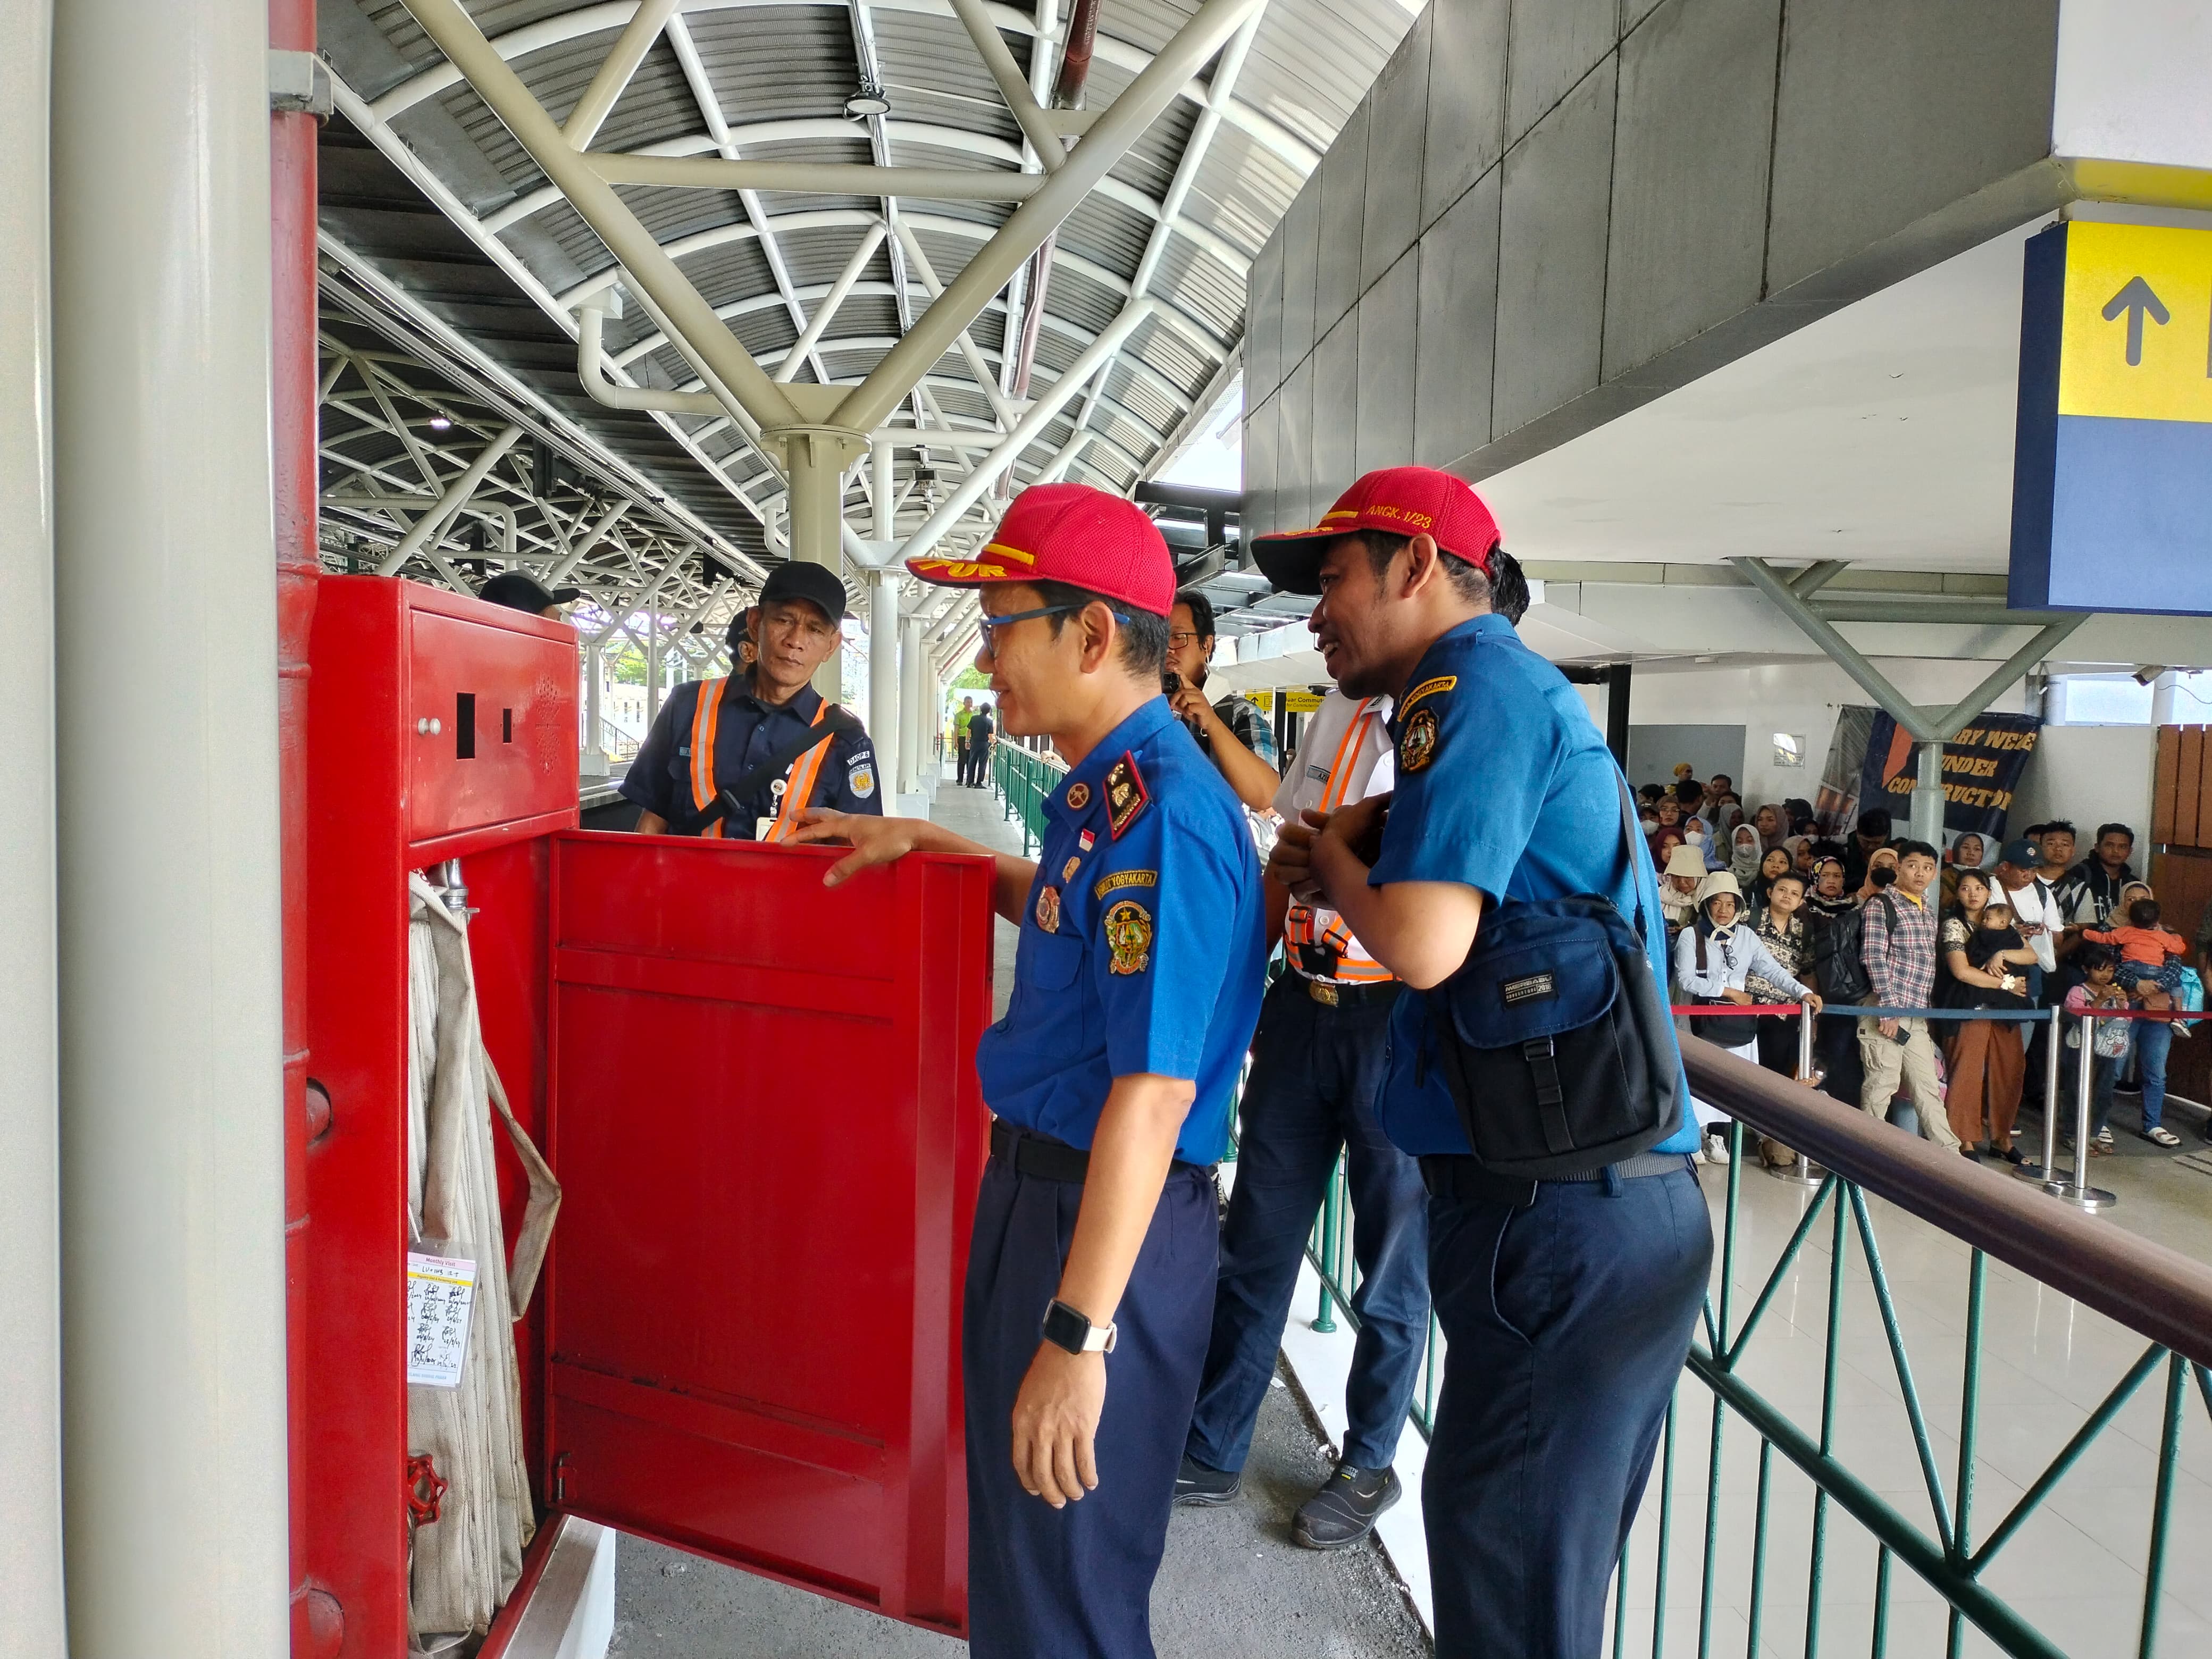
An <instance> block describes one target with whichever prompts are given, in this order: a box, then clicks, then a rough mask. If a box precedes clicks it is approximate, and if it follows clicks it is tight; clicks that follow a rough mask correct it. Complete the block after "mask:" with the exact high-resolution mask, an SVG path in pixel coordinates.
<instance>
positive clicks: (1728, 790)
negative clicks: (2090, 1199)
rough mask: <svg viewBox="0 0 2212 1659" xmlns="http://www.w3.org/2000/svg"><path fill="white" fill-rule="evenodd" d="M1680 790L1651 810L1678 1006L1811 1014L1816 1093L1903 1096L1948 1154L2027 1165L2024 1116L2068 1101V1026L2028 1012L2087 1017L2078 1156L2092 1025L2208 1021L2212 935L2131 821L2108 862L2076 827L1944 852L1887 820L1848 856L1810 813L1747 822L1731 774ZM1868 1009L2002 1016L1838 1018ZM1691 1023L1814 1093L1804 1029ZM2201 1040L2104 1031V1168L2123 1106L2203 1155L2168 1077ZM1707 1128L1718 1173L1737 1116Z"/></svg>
mask: <svg viewBox="0 0 2212 1659" xmlns="http://www.w3.org/2000/svg"><path fill="white" fill-rule="evenodd" d="M1674 772H1675V777H1674V781H1673V782H1672V783H1671V784H1659V783H1651V784H1646V785H1645V786H1644V787H1643V788H1642V789H1640V790H1638V794H1637V799H1638V808H1639V817H1640V827H1641V828H1642V830H1643V832H1644V839H1645V843H1646V845H1647V846H1648V847H1649V848H1650V853H1651V858H1652V861H1653V864H1654V866H1655V868H1656V870H1657V872H1658V873H1659V877H1660V886H1661V893H1660V905H1661V909H1662V912H1663V914H1664V915H1665V916H1666V920H1667V926H1668V933H1669V945H1670V951H1669V960H1670V961H1671V962H1672V963H1674V985H1673V991H1674V1001H1675V1003H1676V1004H1677V1006H1713V1007H1716V1008H1717V1007H1720V1006H1723V1005H1735V1006H1743V1007H1761V1008H1766V1009H1778V1008H1779V1006H1780V1005H1784V1004H1789V1003H1796V1004H1799V1005H1801V1006H1810V1007H1811V1008H1812V1009H1813V1010H1814V1014H1815V1017H1816V1018H1817V1025H1816V1030H1817V1031H1818V1036H1817V1038H1816V1040H1815V1042H1814V1058H1813V1063H1812V1067H1811V1071H1810V1074H1809V1076H1806V1080H1808V1081H1812V1082H1814V1083H1816V1084H1817V1085H1818V1086H1820V1087H1821V1088H1823V1089H1825V1090H1826V1091H1827V1092H1828V1093H1829V1094H1831V1095H1833V1096H1834V1097H1836V1098H1837V1099H1838V1100H1842V1101H1845V1102H1848V1103H1851V1104H1854V1105H1857V1106H1860V1107H1862V1108H1863V1109H1864V1110H1866V1111H1867V1112H1869V1113H1870V1114H1872V1115H1875V1116H1876V1117H1881V1118H1887V1115H1889V1112H1890V1109H1891V1107H1892V1105H1893V1102H1894V1100H1895V1098H1896V1097H1897V1096H1898V1095H1899V1093H1900V1092H1902V1093H1903V1094H1905V1096H1907V1097H1909V1098H1910V1099H1911V1103H1912V1106H1913V1110H1914V1114H1915V1115H1916V1117H1917V1119H1918V1121H1919V1124H1920V1132H1921V1133H1922V1134H1923V1135H1924V1136H1925V1137H1926V1138H1927V1139H1929V1140H1930V1141H1932V1142H1934V1143H1935V1144H1936V1145H1937V1146H1943V1147H1945V1148H1954V1147H1955V1148H1956V1149H1957V1150H1958V1151H1959V1152H1961V1153H1962V1154H1964V1155H1965V1156H1966V1157H1967V1158H2002V1159H2003V1160H2006V1161H2008V1162H2010V1163H2015V1164H2017V1163H2019V1162H2021V1159H2022V1157H2023V1154H2022V1152H2021V1150H2020V1148H2019V1147H2018V1146H2015V1142H2014V1130H2015V1125H2016V1124H2017V1122H2018V1120H2019V1117H2020V1115H2021V1109H2022V1108H2023V1107H2024V1106H2025V1107H2027V1108H2030V1109H2034V1110H2037V1111H2041V1110H2042V1109H2045V1106H2046V1104H2047V1103H2046V1102H2045V1100H2044V1098H2043V1097H2044V1094H2045V1089H2046V1083H2045V1079H2046V1076H2047V1060H2046V1058H2045V1044H2047V1043H2048V1042H2050V1041H2051V1030H2052V1026H2051V1024H2050V1023H2049V1022H2048V1021H2047V1020H2036V1019H2034V1018H2027V1019H2022V1018H2008V1016H2020V1015H2032V1012H2033V1011H2035V1010H2039V1009H2051V1008H2059V1009H2064V1010H2066V1011H2067V1017H2066V1018H2065V1019H2064V1020H2063V1021H2062V1024H2063V1029H2064V1036H2063V1052H2062V1054H2061V1060H2060V1065H2059V1068H2058V1072H2059V1078H2060V1091H2061V1092H2060V1100H2059V1107H2060V1110H2061V1113H2062V1117H2061V1126H2062V1128H2063V1130H2064V1132H2065V1139H2066V1142H2067V1144H2068V1145H2069V1146H2070V1145H2071V1133H2072V1125H2073V1121H2074V1119H2075V1110H2076V1107H2077V1105H2078V1098H2077V1097H2076V1095H2075V1090H2076V1089H2077V1088H2078V1086H2079V1082H2078V1080H2079V1078H2080V1069H2079V1068H2080V1046H2081V1042H2082V1041H2083V1036H2082V1031H2081V1028H2080V1026H2079V1025H2078V1024H2076V1023H2075V1018H2074V1016H2077V1015H2080V1014H2081V1013H2083V1012H2093V1011H2094V1010H2098V1009H2109V1010H2112V1011H2113V1012H2115V1013H2116V1014H2119V1013H2126V1012H2129V1011H2140V1012H2152V1013H2175V1014H2179V1013H2182V1012H2189V1011H2191V1010H2194V1009H2197V1008H2201V1007H2202V1006H2203V983H2202V980H2201V978H2200V975H2199V972H2198V969H2199V968H2200V967H2201V966H2202V965H2203V963H2204V960H2205V951H2206V949H2207V946H2208V945H2212V925H2208V927H2207V928H2206V929H2204V930H2200V932H2199V934H2198V936H2197V939H2195V940H2193V941H2192V940H2190V939H2184V938H2183V937H2182V936H2181V935H2180V934H2179V933H2176V932H2174V931H2173V930H2172V928H2171V927H2167V926H2166V925H2165V923H2164V921H2163V920H2162V913H2161V912H2160V908H2159V902H2158V898H2157V896H2156V895H2155V894H2154V892H2153V891H2152V890H2151V888H2150V884H2148V882H2146V881H2144V880H2142V878H2140V877H2138V876H2137V874H2136V871H2135V868H2134V866H2133V865H2132V864H2131V863H2130V860H2131V859H2132V858H2133V857H2134V854H2135V840H2136V837H2135V831H2134V830H2133V829H2131V828H2130V827H2129V826H2128V825H2126V824H2124V823H2104V824H2100V825H2099V826H2098V828H2097V831H2096V834H2095V836H2094V837H2093V840H2092V841H2091V842H2090V843H2089V845H2088V847H2087V851H2086V853H2085V852H2084V851H2083V848H2082V847H2081V833H2080V831H2079V830H2078V829H2076V828H2075V825H2074V824H2073V823H2069V822H2068V821H2066V820H2064V819H2056V820H2053V821H2052V822H2051V823H2038V824H2033V825H2031V826H2030V827H2029V828H2028V829H2027V830H2026V831H2025V832H2024V833H2023V834H2021V836H2017V837H2015V839H2013V840H2011V841H2009V842H2003V843H2002V844H1997V843H1994V842H1991V841H1990V839H1988V838H1985V837H1984V836H1980V835H1978V834H1975V833H1974V832H1972V831H1964V832H1961V833H1960V834H1958V835H1957V836H1955V837H1954V838H1953V839H1952V841H1951V842H1950V845H1949V846H1948V847H1947V848H1940V849H1939V848H1936V847H1934V846H1932V845H1930V844H1929V843H1927V842H1920V841H1915V840H1911V839H1910V838H1900V837H1899V836H1897V834H1896V829H1897V826H1896V825H1895V824H1894V823H1893V821H1892V819H1891V817H1890V814H1889V813H1888V812H1887V811H1884V810H1883V809H1881V808H1880V807H1875V808H1870V809H1869V810H1868V811H1864V812H1863V813H1861V814H1860V815H1859V817H1858V820H1857V824H1856V825H1855V826H1854V828H1853V830H1852V833H1851V834H1850V835H1849V836H1844V837H1842V838H1839V839H1835V838H1829V837H1826V836H1822V835H1821V834H1820V830H1819V829H1818V826H1817V823H1816V821H1815V819H1814V812H1813V808H1812V805H1811V804H1810V803H1809V802H1808V801H1804V800H1798V799H1792V800H1784V801H1773V802H1765V803H1761V804H1759V805H1756V806H1753V807H1752V808H1750V809H1749V810H1747V809H1746V807H1745V805H1744V803H1743V800H1742V798H1741V796H1739V795H1738V794H1737V793H1736V792H1735V784H1734V780H1733V779H1731V778H1729V776H1727V775H1725V774H1716V775H1713V776H1712V777H1711V778H1710V779H1707V780H1706V781H1703V782H1700V781H1699V780H1698V779H1697V778H1696V777H1695V776H1694V775H1693V774H1692V769H1691V768H1690V767H1689V766H1687V765H1682V766H1677V767H1676V768H1675V769H1674ZM2208 923H2209V924H2212V918H2208ZM1844 1006H1869V1007H1880V1008H1892V1009H1906V1010H1910V1009H1927V1010H1929V1011H1930V1012H1939V1011H1940V1012H1942V1014H1944V1015H1946V1016H1956V1015H1959V1014H1963V1013H1967V1012H1978V1013H1983V1014H1986V1015H1988V1016H1989V1018H1980V1019H1972V1018H1954V1017H1946V1018H1936V1019H1930V1018H1925V1017H1922V1016H1915V1015H1912V1014H1910V1013H1899V1014H1893V1015H1883V1016H1881V1017H1878V1018H1876V1017H1862V1018H1857V1019H1851V1018H1844V1017H1840V1016H1838V1017H1832V1018H1818V1016H1819V1014H1820V1011H1821V1010H1823V1009H1824V1008H1831V1009H1832V1008H1841V1007H1844ZM1685 1018H1686V1021H1687V1023H1688V1024H1689V1026H1690V1028H1691V1030H1692V1031H1693V1032H1694V1033H1695V1034H1696V1035H1698V1036H1703V1037H1706V1038H1708V1039H1710V1040H1711V1041H1713V1042H1719V1043H1721V1044H1722V1045H1723V1047H1726V1048H1732V1049H1734V1050H1735V1051H1736V1052H1738V1053H1740V1054H1744V1055H1745V1056H1746V1057H1747V1058H1751V1059H1755V1060H1758V1061H1759V1064H1760V1065H1762V1066H1765V1067H1767V1068H1768V1069H1769V1070H1771V1071H1775V1072H1779V1073H1783V1074H1784V1076H1792V1077H1796V1076H1801V1075H1805V1073H1804V1068H1803V1065H1802V1055H1801V1053H1800V1048H1799V1036H1798V1027H1799V1020H1798V1016H1797V1015H1796V1013H1794V1012H1765V1013H1760V1014H1758V1015H1735V1016H1729V1015H1724V1014H1711V1015H1702V1014H1691V1015H1687V1016H1686V1017H1685ZM2186 1036H2188V1023H2187V1022H2185V1021H2182V1020H2179V1019H2148V1018H2112V1019H2109V1020H2104V1021H2100V1022H2098V1023H2097V1024H2095V1025H2094V1026H2093V1028H2092V1029H2091V1030H2090V1033H2089V1036H2088V1039H2087V1040H2088V1041H2089V1042H2090V1044H2091V1060H2092V1068H2091V1077H2092V1082H2091V1095H2090V1139H2089V1146H2088V1155H2089V1156H2092V1157H2099V1156H2102V1155H2104V1154H2106V1153H2107V1152H2110V1151H2111V1150H2112V1146H2113V1130H2112V1110H2113V1105H2114V1101H2115V1097H2117V1096H2119V1095H2123V1094H2125V1095H2130V1096H2133V1097H2135V1098H2136V1101H2137V1103H2138V1111H2139V1114H2140V1125H2141V1127H2140V1128H2139V1130H2138V1131H2137V1133H2140V1134H2141V1135H2142V1138H2143V1139H2145V1140H2147V1141H2148V1142H2150V1143H2151V1144H2152V1145H2154V1146H2159V1147H2161V1148H2166V1149H2172V1148H2174V1147H2178V1146H2180V1145H2181V1138H2180V1136H2179V1135H2178V1134H2176V1133H2174V1132H2173V1130H2172V1128H2171V1127H2168V1125H2167V1124H2166V1061H2167V1058H2168V1055H2169V1054H2170V1053H2171V1051H2172V1045H2173V1043H2174V1042H2175V1040H2176V1039H2177V1038H2178V1037H2186ZM1699 1115H1700V1117H1701V1118H1702V1119H1705V1120H1707V1121H1705V1122H1704V1123H1703V1125H1702V1127H1703V1129H1704V1131H1705V1135H1704V1147H1703V1151H1702V1152H1701V1153H1700V1156H1701V1157H1704V1158H1706V1159H1708V1160H1709V1161H1724V1160H1725V1159H1726V1158H1728V1156H1729V1154H1728V1152H1727V1138H1726V1121H1725V1120H1724V1119H1723V1118H1721V1116H1720V1115H1718V1114H1717V1113H1713V1112H1711V1111H1709V1110H1708V1109H1704V1108H1703V1107H1700V1109H1699ZM1759 1151H1760V1155H1761V1157H1762V1158H1764V1159H1765V1161H1766V1162H1768V1163H1769V1164H1773V1165H1776V1166H1778V1167H1788V1166H1789V1165H1790V1164H1794V1163H1795V1161H1796V1154H1795V1153H1794V1152H1791V1151H1790V1149H1789V1148H1788V1147H1786V1146H1781V1145H1779V1144H1778V1143H1777V1142H1775V1141H1773V1140H1771V1139H1765V1140H1762V1141H1761V1143H1760V1146H1759Z"/></svg>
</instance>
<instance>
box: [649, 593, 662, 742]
mask: <svg viewBox="0 0 2212 1659" xmlns="http://www.w3.org/2000/svg"><path fill="white" fill-rule="evenodd" d="M665 667H667V664H666V663H665V662H663V661H662V660H661V644H660V613H659V611H647V612H646V613H645V724H646V729H647V731H650V730H652V728H653V721H655V720H659V718H660V674H661V671H662V670H663V669H665Z"/></svg>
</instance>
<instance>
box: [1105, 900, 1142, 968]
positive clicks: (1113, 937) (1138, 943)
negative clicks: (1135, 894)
mask: <svg viewBox="0 0 2212 1659" xmlns="http://www.w3.org/2000/svg"><path fill="white" fill-rule="evenodd" d="M1104 931H1105V934H1106V943H1107V945H1108V946H1109V948H1110V949H1111V950H1112V951H1113V953H1114V959H1113V961H1112V962H1111V963H1109V965H1108V971H1109V973H1115V974H1141V973H1143V972H1144V971H1145V969H1147V968H1149V967H1151V966H1152V912H1151V911H1149V910H1147V909H1146V908H1145V907H1144V906H1143V905H1141V904H1139V903H1138V902H1137V901H1136V900H1134V899H1122V900H1121V901H1120V902H1117V903H1115V905H1113V906H1112V907H1111V908H1109V910H1108V911H1107V912H1106V920H1105V923H1104Z"/></svg>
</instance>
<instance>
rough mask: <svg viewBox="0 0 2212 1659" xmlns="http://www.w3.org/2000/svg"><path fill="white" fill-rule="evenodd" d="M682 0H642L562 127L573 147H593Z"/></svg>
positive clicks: (564, 134)
mask: <svg viewBox="0 0 2212 1659" xmlns="http://www.w3.org/2000/svg"><path fill="white" fill-rule="evenodd" d="M683 3H684V0H641V4H640V5H639V6H638V9H636V11H635V12H634V13H632V14H631V15H630V20H629V22H628V23H627V24H626V25H624V26H623V32H622V38H621V39H620V40H617V41H616V42H615V48H614V50H613V51H612V52H609V53H608V54H607V55H606V57H605V59H603V60H602V61H601V63H600V64H599V72H598V73H597V74H596V75H594V76H592V84H591V85H590V86H588V87H586V88H584V95H583V96H582V97H581V98H579V99H578V100H576V106H575V108H574V109H572V110H570V111H569V112H568V125H566V126H564V127H562V129H561V136H562V137H563V138H565V139H567V140H568V143H569V144H570V146H571V147H572V148H574V149H590V148H591V147H592V139H594V138H596V137H599V128H600V125H602V124H603V123H604V122H605V120H606V118H607V116H608V115H609V114H610V113H611V112H612V111H613V109H614V106H615V100H617V99H618V98H620V97H621V96H622V94H623V88H625V87H627V86H628V85H629V82H630V77H631V76H634V75H635V74H636V73H637V66H638V65H639V64H642V63H643V62H644V61H645V54H646V53H647V52H650V51H652V50H653V41H654V40H657V39H659V34H660V31H661V28H662V27H663V26H665V24H666V23H667V21H668V20H669V19H670V18H671V17H673V16H675V15H676V13H677V9H678V8H679V7H680V6H681V5H682V4H683Z"/></svg>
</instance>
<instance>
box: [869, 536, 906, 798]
mask: <svg viewBox="0 0 2212 1659" xmlns="http://www.w3.org/2000/svg"><path fill="white" fill-rule="evenodd" d="M899 586H900V583H899V577H898V573H897V572H896V570H871V571H870V572H868V735H869V736H870V737H871V738H873V739H874V740H875V745H876V775H877V776H878V777H879V778H881V779H882V780H883V787H884V790H885V791H886V792H887V793H889V792H892V791H895V790H896V788H897V785H896V784H895V783H894V782H892V780H893V779H894V778H896V777H897V776H898V775H899V769H900V767H901V766H902V765H903V764H904V761H903V758H902V757H903V755H904V752H905V749H906V744H905V742H904V733H903V732H902V731H901V730H900V727H899V664H898V635H899Z"/></svg>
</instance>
